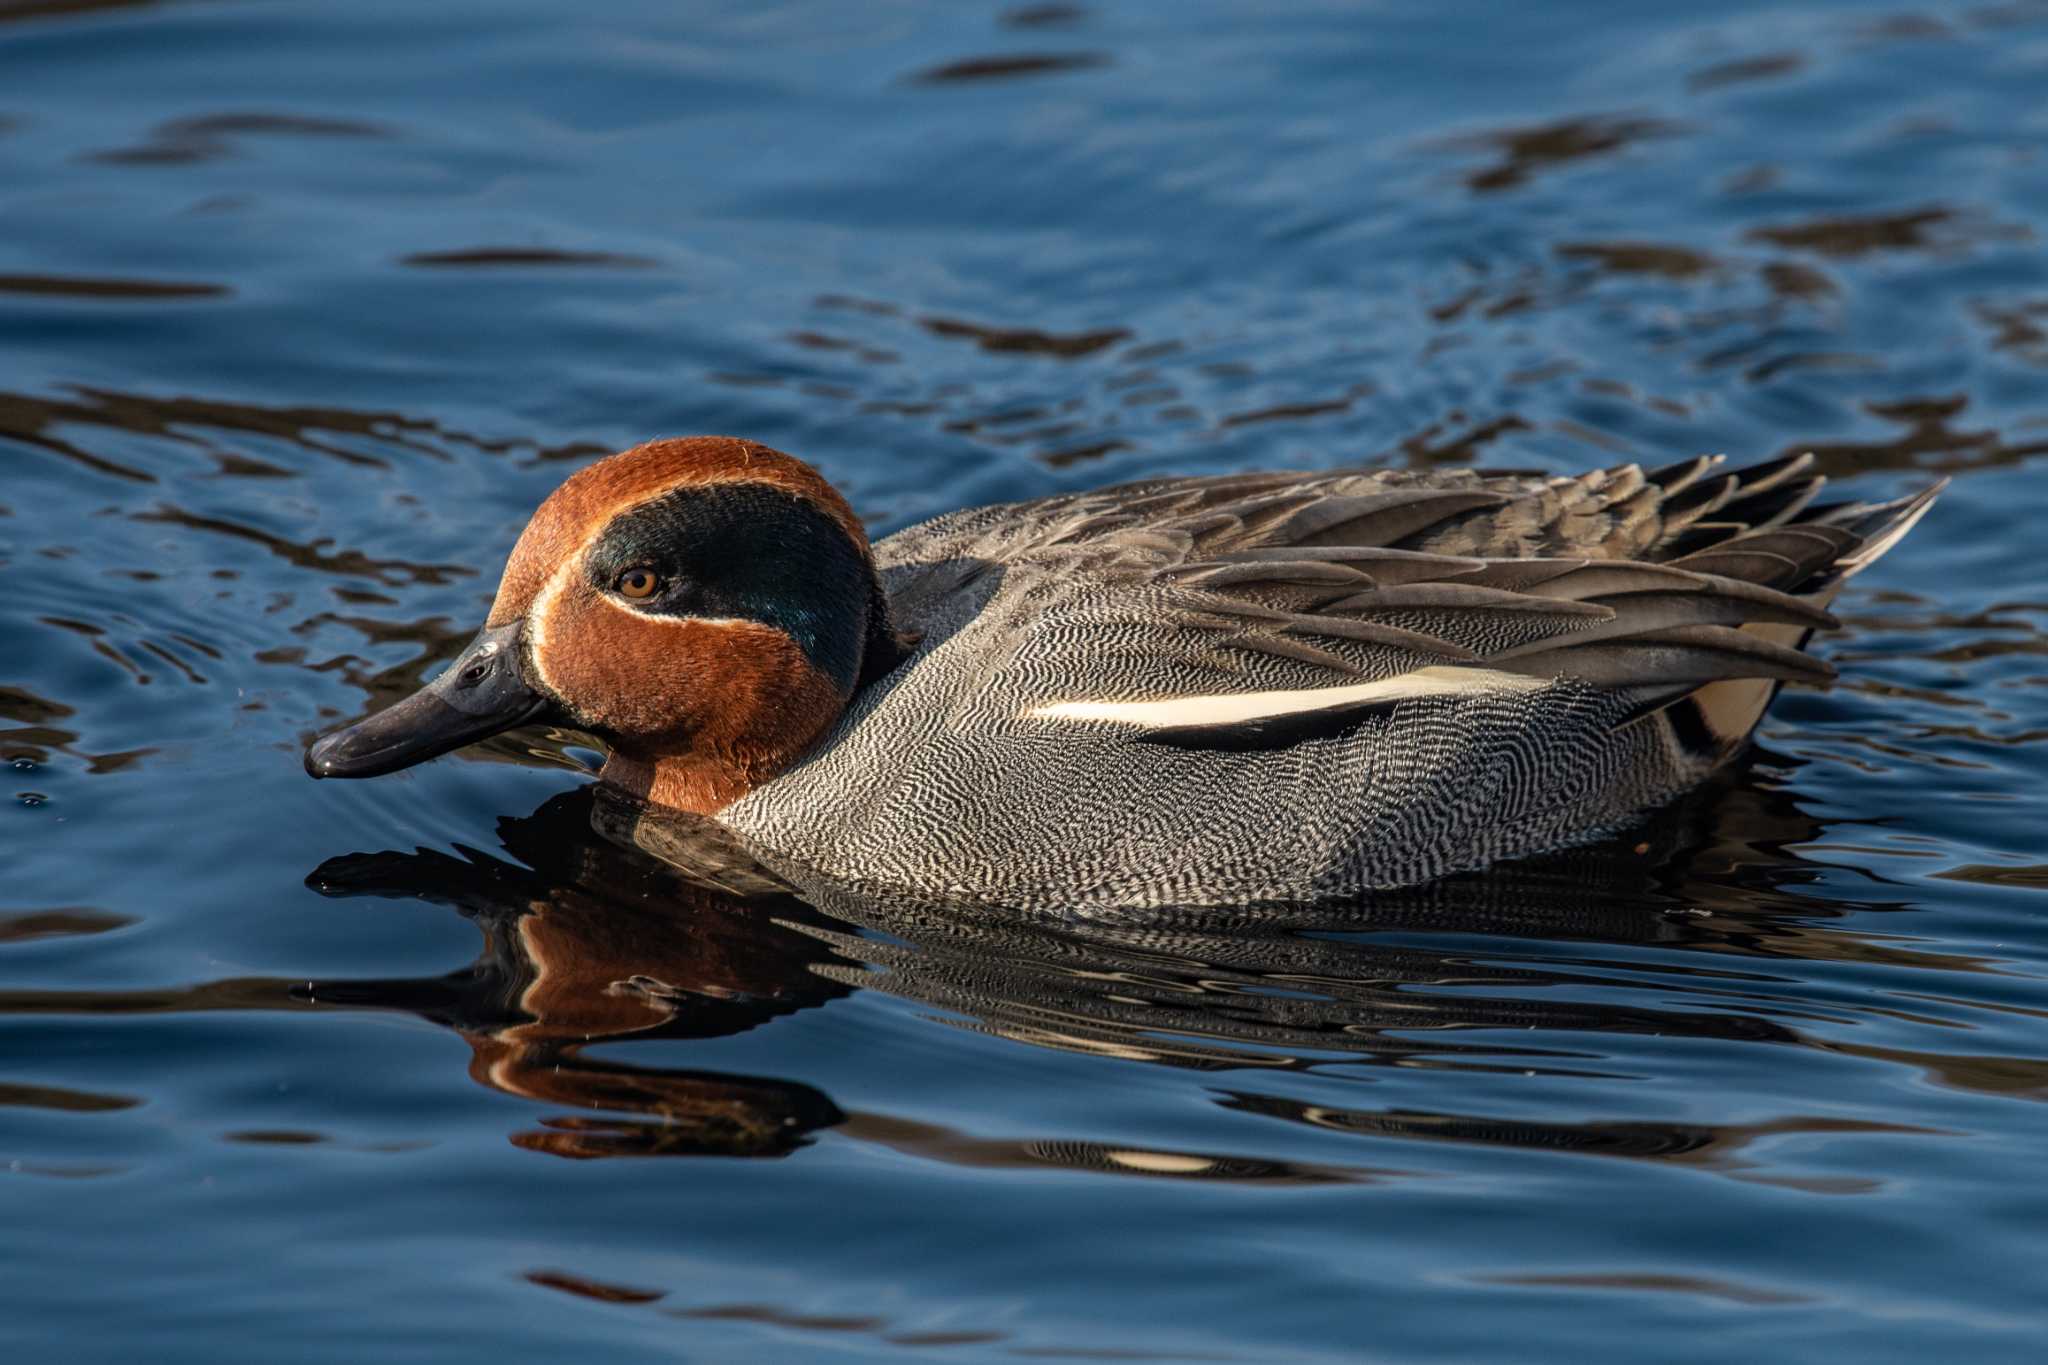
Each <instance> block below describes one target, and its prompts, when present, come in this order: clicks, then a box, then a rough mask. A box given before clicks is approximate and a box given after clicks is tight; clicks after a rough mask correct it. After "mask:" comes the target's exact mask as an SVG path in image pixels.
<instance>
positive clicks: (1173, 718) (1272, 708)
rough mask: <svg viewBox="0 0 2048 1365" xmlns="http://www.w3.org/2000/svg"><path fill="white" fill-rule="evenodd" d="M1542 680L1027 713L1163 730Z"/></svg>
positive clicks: (1108, 704)
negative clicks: (1171, 727) (1108, 721)
mask: <svg viewBox="0 0 2048 1365" xmlns="http://www.w3.org/2000/svg"><path fill="white" fill-rule="evenodd" d="M1544 685H1545V683H1544V681H1543V679H1541V678H1530V677H1524V676H1523V675H1522V674H1519V673H1502V672H1499V671H1497V670H1495V669H1491V668H1457V667H1451V666H1441V667H1430V668H1418V669H1416V670H1415V671H1414V672H1412V673H1403V674H1401V675H1400V676H1399V677H1395V678H1382V679H1380V680H1379V681H1378V682H1369V683H1359V684H1357V685H1356V686H1354V687H1310V688H1302V689H1299V690H1296V691H1288V692H1239V693H1235V694H1225V695H1221V696H1211V697H1170V698H1168V699H1166V700H1164V701H1060V702H1051V703H1049V704H1047V705H1045V706H1040V707H1037V708H1036V709H1034V710H1032V711H1029V712H1026V716H1027V717H1028V718H1030V719H1033V720H1111V721H1116V722H1118V723H1120V724H1124V725H1142V726H1146V727H1148V728H1159V729H1163V728H1166V727H1169V726H1182V725H1242V724H1244V723H1246V722H1247V721H1255V720H1267V719H1270V718H1272V717H1274V716H1292V715H1299V714H1301V713H1302V712H1305V711H1327V710H1330V709H1332V708H1335V707H1341V706H1360V705H1370V704H1371V703H1374V702H1397V701H1409V700H1412V699H1414V698H1417V697H1446V696H1458V695H1468V694H1472V693H1480V692H1529V691H1533V690H1535V689H1536V688H1539V687H1542V686H1544Z"/></svg>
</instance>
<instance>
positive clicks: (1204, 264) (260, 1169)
mask: <svg viewBox="0 0 2048 1365" xmlns="http://www.w3.org/2000/svg"><path fill="white" fill-rule="evenodd" d="M2044 233H2048V5H2043V4H2037V3H2025V2H2020V3H2000V2H1999V0H1980V2H1978V3H1969V2H1967V0H1966V2H1964V3H1954V4H1930V5H1928V6H1926V7H1924V8H1921V9H1917V10H1888V9H1885V8H1883V7H1881V6H1875V7H1874V6H1870V5H1865V4H1853V3H1825V2H1824V0H1789V2H1788V3H1775V4H1751V3H1732V4H1726V5H1719V6H1711V7H1701V6H1695V5H1671V4H1623V3H1612V2H1609V0H1579V2H1578V3H1570V4H1548V5H1508V4H1490V5H1489V4H1478V3H1459V2H1454V3H1448V4H1438V5H1428V6H1423V5H1392V4H1339V3H1312V2H1310V0H1280V2H1278V3H1262V4H1256V5H1246V4H1229V3H1222V2H1221V0H1215V2H1213V3H1212V2H1211V0H1179V2H1177V3H1174V4H1164V3H1145V2H1144V0H1087V2H1086V3H1083V4H1064V3H1049V4H1030V3H1012V4H1009V5H1004V4H981V3H975V4H937V3H908V2H905V3H874V4H861V5H852V4H832V3H823V2H822V0H798V2H795V3H761V2H760V0H756V2H755V3H748V4H722V3H699V4H689V5H680V4H663V3H653V2H652V0H646V2H638V3H636V2H635V0H596V2H595V3H586V4H577V5H564V4H559V3H552V2H551V0H499V2H498V3H491V4H484V3H478V2H477V0H435V2H434V3H426V4H423V3H406V4H399V3H381V2H377V0H350V2H349V3H341V2H340V0H303V2H293V3H285V2H282V0H182V2H181V0H164V2H162V3H149V0H0V762H6V763H8V764H11V767H9V768H6V769H4V770H0V772H4V775H5V776H6V777H7V779H8V781H7V787H6V789H5V792H4V796H5V803H4V805H0V873H4V875H0V1210H4V1212H0V1354H4V1357H5V1358H6V1359H9V1360H17V1359H18V1360H24V1361H25V1360H59V1359H62V1360H67V1361H73V1360H76V1361H85V1360H108V1361H112V1360H134V1359H146V1360H151V1361H166V1362H172V1361H193V1362H198V1361H206V1362H214V1361H224V1360H252V1361H253V1360H265V1361H268V1360H276V1359H295V1360H298V1359H303V1360H313V1361H337V1362H341V1361H347V1362H355V1361H362V1360H372V1359H374V1360H382V1361H393V1362H396V1361H409V1360H435V1361H442V1360H456V1359H478V1360H499V1359H506V1358H515V1357H516V1358H520V1359H607V1360H643V1359H645V1360H656V1359H662V1360H666V1359H685V1360H705V1361H725V1360H778V1361H779V1360H857V1359H895V1358H899V1357H904V1356H915V1357H916V1358H919V1359H932V1360H954V1361H981V1360H1014V1359H1079V1360H1162V1361H1183V1360H1240V1361H1268V1360H1272V1361H1339V1360H1344V1361H1348V1360H1357V1359H1380V1360H1410V1359H1432V1360H1435V1359H1442V1360H1468V1361H1481V1362H1492V1361H1500V1360H1509V1359H1537V1358H1560V1357H1565V1358H1571V1359H1574V1360H1602V1361H1604V1360H1642V1359H1654V1360H1661V1361H1694V1360H1699V1361H1709V1360H1711V1361H1727V1360H1755V1359H1795V1360H1822V1359H1827V1360H1834V1359H1853V1360H1859V1361H1885V1360H1914V1361H1921V1360H1930V1359H1936V1360H2021V1359H2031V1358H2035V1357H2036V1355H2037V1354H2038V1353H2039V1352H2040V1350H2041V1349H2042V1347H2041V1342H2042V1340H2043V1333H2044V1329H2048V1255H2044V1251H2048V1231H2044V1230H2048V1195H2044V1193H2043V1183H2042V1180H2041V1175H2040V1173H2041V1170H2042V1165H2043V1162H2044V1159H2048V1113H2044V1110H2043V1107H2042V1106H2043V1102H2044V1100H2048V984H2044V979H2043V978H2044V973H2048V928H2044V924H2043V914H2044V911H2048V809H2044V799H2043V791H2044V786H2048V574H2044V572H2043V569H2042V563H2043V559H2042V535H2041V528H2042V526H2043V525H2044V524H2048V492H2044V482H2043V479H2044V475H2043V467H2044V456H2048V255H2044ZM690 432H724V433H732V434H738V435H745V436H750V437H753V438H755V439H758V440H761V441H765V442H767V443H769V444H771V445H774V446H777V447H780V448H782V449H785V450H788V451H790V452H792V453H795V454H798V455H800V456H802V457H804V458H806V459H809V460H811V461H812V462H814V463H815V464H817V465H818V466H819V467H820V468H821V469H823V470H824V471H825V473H826V474H827V475H828V476H829V477H830V478H832V479H833V480H834V481H835V482H836V483H837V484H838V485H839V486H840V487H841V488H842V489H843V490H844V491H845V492H846V494H847V495H848V497H849V498H850V499H851V500H852V502H853V503H854V505H855V506H856V507H858V508H859V509H860V510H861V512H862V513H863V515H865V516H866V517H867V518H868V519H869V522H870V525H871V526H872V527H873V529H874V530H875V531H876V532H877V533H881V532H886V531H889V530H892V529H895V528H898V527H901V526H904V525H907V524H909V523H911V522H913V521H916V520H918V519H921V518H923V517H926V516H930V515H933V514H937V513H940V512H944V511H947V510H950V509H953V508H956V507H960V506H964V505H968V504H971V503H977V502H984V501H990V500H995V499H1003V498H1015V497H1027V496H1032V495H1036V494H1043V493H1049V492H1054V491H1057V490H1061V489H1070V488H1083V487H1088V486H1092V485H1095V484H1099V483H1107V482H1112V481H1119V480H1125V479H1131V478H1136V477H1142V476H1146V475H1152V474H1159V473H1167V472H1187V473H1196V472H1215V471H1224V470H1234V469H1248V468H1258V467H1280V466H1299V467H1319V468H1320V467H1333V466H1338V465H1347V464H1382V465H1394V466H1414V467H1427V466H1438V465H1447V466H1449V465H1464V464H1473V463H1477V464H1484V463H1489V462H1490V463H1497V464H1501V465H1506V466H1513V467H1525V468H1526V467H1536V468H1542V469H1548V470H1555V471H1575V470H1581V469H1586V468H1591V467H1594V466H1596V465H1604V464H1612V463H1617V462H1622V461H1628V460H1638V459H1640V460H1642V461H1644V462H1645V463H1646V464H1661V463H1665V462H1667V461H1670V460H1674V459H1677V458H1679V457H1682V456H1686V455H1691V454H1694V453H1698V452H1703V451H1713V452H1727V453H1729V454H1730V455H1731V456H1734V457H1739V458H1758V459H1761V458H1768V457H1771V456H1775V455H1779V454H1786V453H1793V452H1798V451H1803V450H1812V451H1814V452H1815V453H1816V454H1817V455H1818V457H1819V459H1820V462H1821V465H1822V467H1823V468H1824V469H1825V471H1826V472H1827V473H1828V474H1829V475H1830V476H1831V477H1834V478H1837V479H1840V480H1842V481H1843V485H1844V486H1845V487H1846V488H1847V489H1848V490H1850V491H1851V492H1853V493H1854V494H1855V495H1857V496H1867V497H1876V496H1881V495H1882V496H1889V495H1892V494H1895V493H1898V492H1901V491H1905V490H1908V489H1911V488H1915V487H1918V486H1921V485H1923V484H1925V483H1926V482H1928V481H1930V479H1931V478H1932V477H1933V476H1935V475H1936V474H1937V473H1945V474H1949V475H1953V476H1954V480H1955V481H1954V484H1953V486H1952V487H1951V488H1950V490H1949V491H1948V493H1947V494H1946V495H1945V497H1944V498H1943V499H1942V501H1941V503H1940V504H1939V505H1938V507H1937V508H1936V509H1935V512H1934V513H1933V515H1931V516H1930V517H1929V518H1928V520H1927V521H1926V522H1925V523H1923V525H1922V526H1921V527H1920V528H1919V529H1918V530H1917V531H1916V532H1915V533H1914V534H1913V536H1912V537H1911V538H1910V539H1909V540H1908V541H1907V542H1906V543H1905V544H1904V545H1903V546H1901V547H1900V548H1899V549H1898V550H1897V551H1895V552H1894V553H1893V554H1892V555H1891V556H1890V557H1889V558H1887V559H1886V560H1885V561H1884V562H1883V563H1882V564H1881V565H1879V566H1878V567H1876V568H1875V569H1873V570H1872V571H1870V572H1869V573H1868V574H1866V575H1864V576H1863V577H1861V578H1859V579H1858V580H1857V581H1856V584H1855V585H1854V586H1853V588H1852V590H1851V591H1850V592H1849V593H1848V594H1847V595H1846V596H1845V597H1844V598H1843V599H1842V601H1841V603H1840V604H1839V606H1838V612H1839V614H1840V615H1842V616H1843V618H1844V620H1845V623H1846V628H1845V629H1844V630H1843V631H1842V632H1840V633H1839V634H1836V635H1833V636H1830V637H1828V638H1826V639H1824V640H1823V641H1822V642H1821V643H1820V644H1819V646H1818V648H1819V649H1820V651H1821V652H1823V653H1824V654H1826V655H1827V656H1828V657H1829V658H1830V659H1831V660H1832V661H1833V662H1834V663H1835V664H1836V665H1837V666H1838V667H1839V669H1840V670H1841V681H1840V683H1839V684H1838V685H1836V686H1835V687H1833V688H1832V689H1830V690H1827V691H1817V690H1799V689H1794V690H1791V691H1788V692H1787V693H1786V694H1785V695H1784V696H1783V697H1782V698H1781V699H1780V701H1779V703H1778V704H1777V706H1776V707H1775V708H1774V710H1773V712H1772V714H1771V716H1770V717H1769V718H1768V719H1767V721H1766V723H1765V725H1764V727H1763V730H1762V733H1761V740H1760V745H1759V749H1758V752H1757V754H1756V756H1755V757H1754V759H1753V760H1751V761H1750V762H1748V763H1747V764H1745V765H1744V766H1743V767H1742V768H1741V769H1740V770H1739V771H1737V772H1735V773H1733V774H1731V775H1730V776H1729V777H1728V778H1727V779H1725V780H1723V781H1720V782H1717V783H1715V784H1714V785H1713V786H1712V787H1710V788H1709V789H1708V790H1706V791H1704V792H1702V793H1701V794H1700V795H1699V796H1697V797H1696V798H1694V799H1692V800H1690V801H1688V802H1686V803H1683V804H1682V805H1681V806H1680V807H1679V808H1677V809H1674V810H1673V811H1671V812H1667V813H1665V814H1664V815H1663V816H1660V817H1659V818H1658V819H1657V820H1655V821H1652V822H1651V823H1650V824H1648V825H1646V826H1645V827H1644V828H1643V829H1642V830H1640V831H1635V832H1632V833H1631V834H1630V835H1629V836H1626V837H1624V838H1623V839H1620V840H1617V841H1612V842H1610V843H1609V844H1606V845H1602V846H1600V847H1599V848H1596V849H1593V850H1588V851H1584V852H1581V853H1577V854H1573V855H1569V856H1566V857H1561V858H1557V859H1550V860H1542V861H1539V862H1537V863H1533V864H1529V865H1526V866H1522V867H1516V868H1508V869H1503V870H1500V871H1498V872H1496V873H1493V874H1488V875H1485V876H1480V877H1472V878H1465V879H1460V880H1459V881H1458V882H1456V883H1453V884H1451V885H1449V886H1445V887H1440V888H1434V889H1431V890H1429V891H1425V892H1417V893H1413V894H1411V895H1408V896H1403V897H1393V898H1388V899H1387V900H1386V901H1385V902H1383V903H1382V904H1380V905H1378V906H1376V907H1371V908H1361V909H1358V910H1356V911H1355V912H1354V913H1351V914H1349V915H1347V916H1343V917H1332V918H1331V919H1329V920H1327V921H1317V920H1312V919H1299V918H1297V919H1293V920H1279V921H1272V922H1262V923H1259V924H1243V923H1236V924H1234V923H1232V922H1230V921H1229V920H1228V919H1227V918H1226V919H1217V918H1214V917H1211V918H1208V919H1198V920H1189V921H1184V922H1180V923H1177V924H1173V925H1167V926H1160V925H1151V926H1123V927H1121V928H1119V927H1117V926H1095V927H1092V928H1090V927H1087V926H1065V927H1061V926H1051V925H1036V926H1031V925H1023V924H1017V923H1002V922H988V921H982V922H975V921H972V920H969V921H965V922H955V921H949V920H945V919H944V918H942V917H941V918H933V917H928V916H916V915H909V914H894V913H891V912H890V911H889V910H888V908H887V907H883V908H881V909H880V910H878V911H877V912H876V913H874V914H873V915H871V916H854V917H852V918H849V917H847V916H846V915H845V914H834V913H828V912H827V911H826V910H823V909H819V908H815V907H809V906H804V905H802V904H800V903H797V902H786V903H782V904H780V905H778V906H777V907H775V908H774V909H773V910H772V911H763V910H760V909H759V908H758V907H756V908H749V907H748V906H746V905H744V904H740V903H737V902H734V901H732V900H731V899H730V898H724V897H721V896H720V895H718V894H717V893H715V892H713V891H709V890H706V889H705V888H702V887H693V886H689V885H685V884H683V883H680V882H675V881H673V880H666V879H665V878H664V875H663V873H662V871H661V869H659V868H658V867H657V866H655V865H652V864H650V863H648V862H647V861H646V860H645V859H639V858H635V857H633V856H630V855H629V854H628V853H627V852H626V851H625V850H622V849H620V848H618V847H616V846H614V845H611V844H609V843H607V842H606V841H604V840H602V839H600V838H598V837H597V836H596V835H595V834H594V833H593V832H592V830H591V822H590V815H591V811H590V808H589V796H588V794H587V793H586V792H584V791H582V788H584V786H585V784H586V783H587V781H588V777H587V773H588V770H589V769H590V767H591V765H592V763H593V762H594V755H593V754H592V753H591V752H590V750H589V749H588V748H587V747H586V744H585V742H584V741H582V740H581V739H579V738H578V737H576V736H573V735H568V734H548V733H542V732H531V733H527V734H522V735H518V736H513V737H508V738H506V739H503V740H500V741H497V742H494V743H492V744H490V745H486V746H481V747H479V748H478V749H475V750H472V751H468V752H466V753H465V754H464V755H462V756H460V757H456V758H450V759H445V760H442V761H440V762H436V763H433V764H430V765H428V766H425V767H423V768H420V769H418V770H416V771H414V772H411V773H409V774H406V775H404V776H400V777H393V778H388V779H384V780H381V781H377V782H372V783H361V784H341V783H323V784H319V785H317V786H316V785H315V784H313V783H311V782H309V781H307V780H306V778H305V776H304V774H303V772H302V771H301V768H300V757H299V755H300V750H301V747H302V745H303V743H304V741H305V739H306V738H307V737H308V736H309V735H311V734H312V733H314V732H316V731H318V730H321V729H324V728H327V727H328V726H330V725H333V724H335V723H337V722H339V721H342V720H345V719H348V718H351V717H354V716H358V715H361V714H364V713H366V712H367V711H369V710H371V709H373V708H374V707H376V706H380V705H383V704H385V703H387V702H389V701H391V700H393V699H395V698H397V697H398V696H400V695H401V694H403V693H404V692H406V691H407V690H409V689H410V688H411V687H413V686H415V685H416V684H417V683H418V682H419V681H420V680H421V679H422V678H424V677H426V676H430V675H431V674H432V673H433V672H434V671H435V670H436V669H437V668H438V667H439V666H440V664H441V663H442V662H444V661H445V660H446V659H448V658H450V657H452V655H453V654H454V652H455V651H456V650H457V649H458V648H459V647H460V645H461V644H462V643H463V642H464V641H466V640H467V639H468V637H469V635H470V634H471V632H472V631H473V630H474V628H475V625H476V623H477V621H478V620H479V619H480V618H481V615H482V611H483V607H484V604H486V603H487V602H488V600H489V598H490V595H491V590H492V587H493V585H494V583H495V579H496V574H497V572H498V569H499V567H500V566H501V565H502V563H503V559H504V555H505V553H506V551H507V550H508V549H509V547H510V545H511V543H512V541H513V539H514V537H515V536H516V535H517V534H518V531H519V529H520V527H521V526H522V525H523V524H524V522H525V519H526V517H527V515H528V513H529V512H530V511H531V510H532V508H533V506H534V505H535V504H536V503H537V502H538V501H539V500H540V498H541V497H543V496H544V495H545V494H546V493H547V491H548V490H549V489H551V488H552V487H553V486H554V485H555V484H556V483H557V482H558V481H559V480H560V479H561V478H562V477H563V476H564V475H565V474H567V473H568V472H569V471H570V470H572V469H574V468H576V467H578V465H579V464H580V463H581V462H584V461H587V460H588V459H590V458H592V457H593V456H595V455H596V454H599V453H602V452H606V451H610V450H613V449H617V448H620V447H622V446H625V445H628V444H631V443H633V442H636V441H638V440H641V439H644V438H646V437H649V436H654V435H664V434H682V433H690Z"/></svg>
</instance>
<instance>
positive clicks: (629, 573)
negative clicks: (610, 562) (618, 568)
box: [612, 569, 661, 602]
mask: <svg viewBox="0 0 2048 1365" xmlns="http://www.w3.org/2000/svg"><path fill="white" fill-rule="evenodd" d="M660 586H661V580H660V579H659V578H657V577H656V576H655V573H654V570H652V569H628V570H626V571H625V572H624V573H622V574H620V575H619V577H618V581H617V582H615V583H613V584H612V587H613V589H615V590H616V591H617V592H618V594H619V595H620V596H621V597H630V598H632V599H633V600H634V601H636V602H639V601H644V600H645V599H647V598H649V597H652V596H654V590H655V589H656V588H658V587H660Z"/></svg>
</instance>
